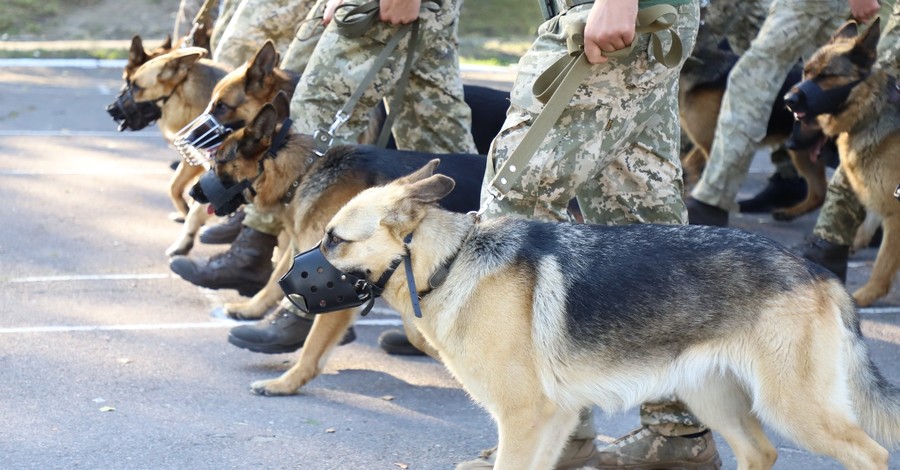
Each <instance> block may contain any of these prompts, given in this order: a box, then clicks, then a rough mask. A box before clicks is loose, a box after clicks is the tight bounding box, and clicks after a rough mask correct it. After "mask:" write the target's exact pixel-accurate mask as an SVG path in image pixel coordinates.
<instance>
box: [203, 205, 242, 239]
mask: <svg viewBox="0 0 900 470" xmlns="http://www.w3.org/2000/svg"><path fill="white" fill-rule="evenodd" d="M243 221H244V211H243V210H242V209H238V210H236V211H234V213H233V214H231V215H229V216H228V218H227V219H226V220H225V221H224V222H222V223H219V224H216V225H212V226H208V227H203V228H202V229H200V241H201V242H202V243H206V244H207V245H227V244H229V243H231V242H233V241H234V240H235V239H237V237H238V235H240V233H241V227H242V226H243V225H242V223H241V222H243Z"/></svg>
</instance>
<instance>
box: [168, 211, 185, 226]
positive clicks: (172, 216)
mask: <svg viewBox="0 0 900 470" xmlns="http://www.w3.org/2000/svg"><path fill="white" fill-rule="evenodd" d="M169 220H171V221H172V222H177V223H179V224H183V223H184V214H182V213H181V212H169Z"/></svg>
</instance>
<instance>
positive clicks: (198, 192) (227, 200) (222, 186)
mask: <svg viewBox="0 0 900 470" xmlns="http://www.w3.org/2000/svg"><path fill="white" fill-rule="evenodd" d="M250 186H251V183H250V181H249V180H244V181H241V182H240V183H233V182H223V181H222V180H221V179H219V175H217V174H216V172H215V171H214V170H209V171H207V172H206V173H204V174H203V176H201V177H200V180H199V181H198V182H197V184H195V185H194V186H193V187H192V188H191V191H190V196H191V197H192V198H194V199H195V200H196V201H197V202H200V203H202V204H210V205H212V207H213V210H214V211H215V213H216V215H218V216H226V215H228V214H231V213H232V212H234V211H236V210H238V208H239V207H241V206H242V205H244V204H246V203H247V198H245V197H244V190H245V189H249V188H250Z"/></svg>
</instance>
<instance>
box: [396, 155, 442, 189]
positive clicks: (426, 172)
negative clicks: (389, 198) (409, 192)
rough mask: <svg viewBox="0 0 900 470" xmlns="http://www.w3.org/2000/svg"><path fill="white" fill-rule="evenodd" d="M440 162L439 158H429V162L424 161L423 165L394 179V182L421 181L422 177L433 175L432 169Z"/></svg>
mask: <svg viewBox="0 0 900 470" xmlns="http://www.w3.org/2000/svg"><path fill="white" fill-rule="evenodd" d="M440 163H441V160H440V159H439V158H435V159H434V160H431V161H430V162H428V163H426V164H425V166H423V167H422V168H419V169H418V170H416V171H414V172H412V173H410V174H408V175H406V176H402V177H400V178H397V179H396V180H394V184H398V185H407V184H413V183H416V182H418V181H422V180H423V179H425V178H428V177H429V176H431V175H433V174H434V169H435V168H437V166H438V165H439V164H440Z"/></svg>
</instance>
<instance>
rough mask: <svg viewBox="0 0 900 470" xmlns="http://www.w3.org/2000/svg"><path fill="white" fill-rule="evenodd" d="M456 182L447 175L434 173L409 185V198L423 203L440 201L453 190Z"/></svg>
mask: <svg viewBox="0 0 900 470" xmlns="http://www.w3.org/2000/svg"><path fill="white" fill-rule="evenodd" d="M454 186H456V182H455V181H453V178H451V177H449V176H446V175H441V174H437V175H432V176H429V177H428V178H425V179H423V180H422V181H419V182H417V183H413V184H411V185H410V186H409V193H408V197H409V199H412V200H413V201H416V202H421V203H423V204H432V203H435V202H438V201H440V200H441V199H443V198H444V197H446V196H447V195H448V194H450V192H451V191H453V188H454Z"/></svg>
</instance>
